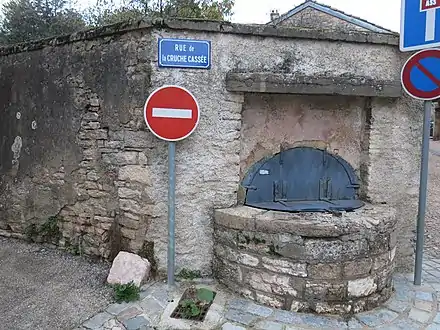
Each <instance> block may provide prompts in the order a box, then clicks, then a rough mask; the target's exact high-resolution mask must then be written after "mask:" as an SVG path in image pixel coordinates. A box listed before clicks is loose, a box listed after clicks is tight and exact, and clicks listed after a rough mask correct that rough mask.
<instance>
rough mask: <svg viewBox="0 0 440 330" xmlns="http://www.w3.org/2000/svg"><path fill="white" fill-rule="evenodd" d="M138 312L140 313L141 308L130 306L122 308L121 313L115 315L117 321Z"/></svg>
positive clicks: (128, 317)
mask: <svg viewBox="0 0 440 330" xmlns="http://www.w3.org/2000/svg"><path fill="white" fill-rule="evenodd" d="M140 314H142V310H140V309H139V308H138V307H135V306H131V307H129V308H127V309H124V310H123V311H122V312H121V313H119V314H118V316H117V317H118V320H119V321H121V322H124V321H126V320H129V319H132V318H134V317H136V316H138V315H140Z"/></svg>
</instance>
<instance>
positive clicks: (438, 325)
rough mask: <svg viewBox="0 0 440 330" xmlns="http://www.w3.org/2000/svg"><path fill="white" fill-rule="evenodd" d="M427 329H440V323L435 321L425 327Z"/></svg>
mask: <svg viewBox="0 0 440 330" xmlns="http://www.w3.org/2000/svg"><path fill="white" fill-rule="evenodd" d="M425 330H440V324H436V323H433V324H431V325H430V326H429V327H427V328H425Z"/></svg>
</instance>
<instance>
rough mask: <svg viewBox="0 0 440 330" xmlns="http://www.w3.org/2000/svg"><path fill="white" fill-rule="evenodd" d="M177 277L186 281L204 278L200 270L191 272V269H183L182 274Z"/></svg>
mask: <svg viewBox="0 0 440 330" xmlns="http://www.w3.org/2000/svg"><path fill="white" fill-rule="evenodd" d="M177 277H180V278H183V279H186V280H193V279H195V278H200V277H202V274H201V273H200V271H198V270H189V269H185V268H184V269H182V270H181V271H180V273H179V274H178V275H177Z"/></svg>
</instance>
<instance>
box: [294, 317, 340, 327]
mask: <svg viewBox="0 0 440 330" xmlns="http://www.w3.org/2000/svg"><path fill="white" fill-rule="evenodd" d="M301 319H302V320H303V323H304V324H306V325H307V326H310V327H314V328H319V329H323V328H324V329H329V328H330V329H347V327H348V325H347V323H346V322H344V321H342V320H341V319H338V318H336V317H327V316H320V315H314V314H303V315H301Z"/></svg>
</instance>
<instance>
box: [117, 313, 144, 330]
mask: <svg viewBox="0 0 440 330" xmlns="http://www.w3.org/2000/svg"><path fill="white" fill-rule="evenodd" d="M122 323H123V324H124V326H125V327H126V328H127V330H146V329H147V327H148V326H149V325H150V321H148V319H147V318H146V317H145V316H143V315H139V316H136V317H134V318H132V319H128V320H125V321H124V322H122Z"/></svg>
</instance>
